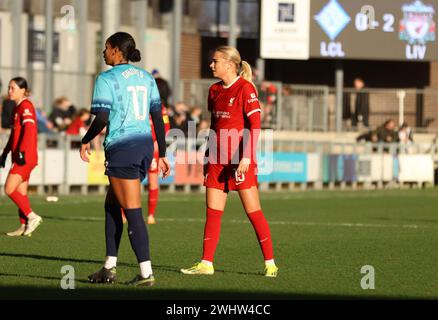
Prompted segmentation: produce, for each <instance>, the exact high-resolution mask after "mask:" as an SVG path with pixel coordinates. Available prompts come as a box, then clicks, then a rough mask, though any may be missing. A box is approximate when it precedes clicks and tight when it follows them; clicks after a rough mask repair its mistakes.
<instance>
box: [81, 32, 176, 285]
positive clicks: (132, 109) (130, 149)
mask: <svg viewBox="0 0 438 320" xmlns="http://www.w3.org/2000/svg"><path fill="white" fill-rule="evenodd" d="M103 55H104V59H105V63H106V64H107V65H110V66H112V67H113V68H112V69H110V70H108V71H105V72H102V73H101V74H99V76H98V77H97V79H96V81H95V84H94V92H93V99H92V106H91V113H93V114H94V115H95V116H96V117H95V119H94V120H93V123H92V124H91V126H90V128H89V130H88V131H87V133H86V135H85V136H84V138H83V139H82V146H81V150H80V154H81V158H82V160H84V161H87V162H88V161H89V158H88V155H89V154H90V141H91V140H93V139H94V138H95V137H96V136H97V135H99V133H100V132H101V131H102V130H103V128H105V127H107V133H106V137H105V141H104V149H105V160H106V161H105V167H106V170H105V174H106V175H107V176H108V177H109V182H110V187H109V190H108V193H107V195H106V199H105V237H106V259H105V264H104V266H103V268H102V269H100V270H99V271H97V272H96V273H93V274H91V275H90V276H89V277H88V278H89V280H90V281H91V282H93V283H105V282H115V281H116V280H117V277H116V264H117V254H118V249H119V244H120V239H121V236H122V232H123V222H122V214H121V209H123V212H124V214H125V215H126V219H127V220H128V234H129V240H130V242H131V246H132V249H133V251H134V253H135V255H136V257H137V261H138V263H139V265H140V274H139V275H137V276H135V277H134V279H133V280H132V281H130V282H129V284H131V285H134V286H138V285H144V286H152V285H153V284H154V282H155V278H154V276H153V273H152V266H151V261H150V254H149V237H148V232H147V229H146V224H145V222H144V220H143V213H142V208H141V194H140V189H141V181H143V180H144V178H145V176H146V171H147V169H148V168H149V166H150V163H151V161H152V157H153V152H154V145H153V141H152V134H151V128H150V125H149V115H150V116H151V117H152V121H153V123H154V128H155V133H156V136H157V143H158V148H159V160H158V167H159V169H160V171H162V172H163V177H164V178H165V177H166V176H167V175H168V174H169V171H170V168H169V162H168V160H167V158H166V157H165V155H166V141H165V133H164V123H163V117H162V114H161V101H160V95H159V93H158V89H157V85H156V83H155V80H154V78H153V77H152V76H151V75H150V74H149V73H148V72H147V71H145V70H143V69H141V68H138V67H136V66H134V65H131V64H129V61H133V62H137V61H140V60H141V57H140V51H139V50H138V49H136V45H135V41H134V39H133V38H132V36H131V35H130V34H128V33H125V32H117V33H115V34H113V35H112V36H110V37H109V38H108V39H107V40H106V43H105V50H104V51H103Z"/></svg>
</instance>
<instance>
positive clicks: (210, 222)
mask: <svg viewBox="0 0 438 320" xmlns="http://www.w3.org/2000/svg"><path fill="white" fill-rule="evenodd" d="M223 213H224V212H223V211H219V210H214V209H210V208H208V207H207V221H205V227H204V248H203V253H202V260H207V261H211V262H213V257H214V253H215V251H216V247H217V244H218V242H219V236H220V233H221V218H222V214H223Z"/></svg>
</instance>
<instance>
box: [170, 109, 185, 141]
mask: <svg viewBox="0 0 438 320" xmlns="http://www.w3.org/2000/svg"><path fill="white" fill-rule="evenodd" d="M169 120H170V128H171V129H179V130H181V131H183V132H184V135H185V136H187V134H188V120H187V115H186V113H184V112H181V113H178V112H175V114H174V115H173V117H172V118H170V119H169Z"/></svg>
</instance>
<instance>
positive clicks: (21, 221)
mask: <svg viewBox="0 0 438 320" xmlns="http://www.w3.org/2000/svg"><path fill="white" fill-rule="evenodd" d="M18 217H19V218H20V223H21V224H26V222H27V217H26V215H25V214H24V213H23V211H21V210H20V209H18Z"/></svg>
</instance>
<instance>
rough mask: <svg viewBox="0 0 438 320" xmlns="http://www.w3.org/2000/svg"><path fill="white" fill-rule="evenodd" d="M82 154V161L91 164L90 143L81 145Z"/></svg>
mask: <svg viewBox="0 0 438 320" xmlns="http://www.w3.org/2000/svg"><path fill="white" fill-rule="evenodd" d="M80 153H81V159H82V161H85V162H90V159H89V158H88V156H89V155H90V154H91V146H90V144H89V143H87V144H81V150H80Z"/></svg>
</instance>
